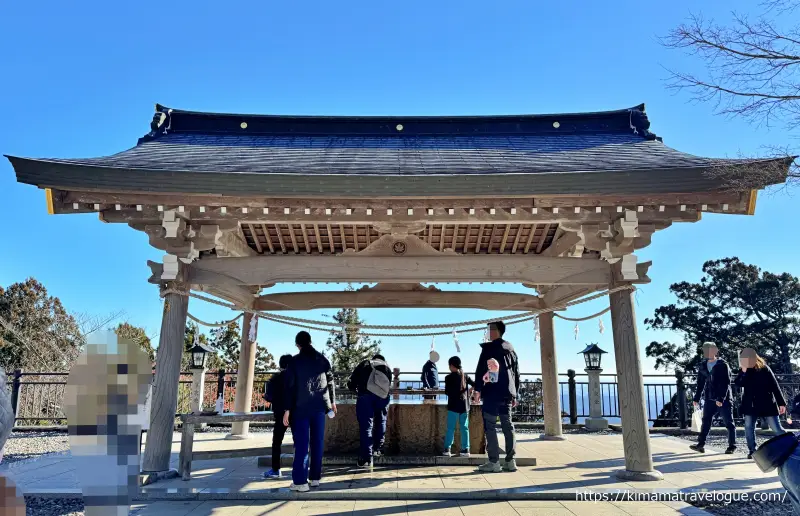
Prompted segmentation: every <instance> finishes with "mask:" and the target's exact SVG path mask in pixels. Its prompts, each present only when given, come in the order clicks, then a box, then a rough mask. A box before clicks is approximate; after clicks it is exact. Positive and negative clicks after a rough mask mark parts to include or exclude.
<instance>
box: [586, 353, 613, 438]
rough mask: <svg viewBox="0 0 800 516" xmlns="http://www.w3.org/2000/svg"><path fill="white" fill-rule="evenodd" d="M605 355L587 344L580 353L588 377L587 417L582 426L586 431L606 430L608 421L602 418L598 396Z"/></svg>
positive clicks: (600, 402) (601, 408)
mask: <svg viewBox="0 0 800 516" xmlns="http://www.w3.org/2000/svg"><path fill="white" fill-rule="evenodd" d="M604 353H606V352H605V351H603V350H602V349H600V347H599V346H598V345H597V344H589V345H588V346H586V348H585V349H584V350H583V351H581V354H583V359H584V360H585V362H586V369H585V371H586V374H588V375H589V417H588V418H586V421H585V423H584V425H585V426H586V429H587V430H594V431H598V430H605V429H607V428H608V420H606V419H605V418H604V417H603V405H602V400H601V396H600V373H602V372H603V370H602V369H601V368H600V362H601V360H602V357H603V354H604Z"/></svg>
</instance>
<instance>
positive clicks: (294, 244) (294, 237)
mask: <svg viewBox="0 0 800 516" xmlns="http://www.w3.org/2000/svg"><path fill="white" fill-rule="evenodd" d="M287 226H288V227H289V238H290V239H291V241H292V249H294V254H297V253H298V249H299V247H298V246H297V235H295V234H294V227H292V225H291V224H287Z"/></svg>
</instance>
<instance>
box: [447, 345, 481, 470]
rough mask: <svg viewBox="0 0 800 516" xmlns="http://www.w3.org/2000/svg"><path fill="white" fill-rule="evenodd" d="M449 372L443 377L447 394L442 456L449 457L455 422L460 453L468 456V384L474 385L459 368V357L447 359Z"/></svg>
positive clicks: (454, 434)
mask: <svg viewBox="0 0 800 516" xmlns="http://www.w3.org/2000/svg"><path fill="white" fill-rule="evenodd" d="M447 363H448V365H449V366H450V374H448V375H447V376H445V377H444V392H445V394H447V432H446V433H445V436H444V456H445V457H450V456H452V453H451V451H450V448H452V447H453V441H454V440H455V437H456V423H458V427H459V428H460V429H461V453H459V455H461V456H462V457H469V396H468V394H467V393H468V391H469V386H470V385H472V386H474V385H475V382H473V381H472V380H471V379H470V377H469V376H467V375H466V373H464V369H462V368H461V359H460V358H459V357H450V360H448V361H447Z"/></svg>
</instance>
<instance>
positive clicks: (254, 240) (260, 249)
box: [247, 224, 264, 254]
mask: <svg viewBox="0 0 800 516" xmlns="http://www.w3.org/2000/svg"><path fill="white" fill-rule="evenodd" d="M247 229H249V230H250V234H251V235H253V243H255V244H256V250H257V251H258V254H262V253H263V252H264V250H263V249H262V248H261V243H260V242H259V241H258V235H256V229H255V228H254V227H253V225H252V224H248V225H247Z"/></svg>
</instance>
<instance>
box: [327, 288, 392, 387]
mask: <svg viewBox="0 0 800 516" xmlns="http://www.w3.org/2000/svg"><path fill="white" fill-rule="evenodd" d="M347 290H353V288H352V287H348V288H347ZM333 319H334V320H335V321H336V322H337V323H339V324H340V325H345V324H346V325H348V326H349V327H348V329H347V340H346V341H345V339H344V337H343V335H342V332H341V330H338V331H331V336H330V337H328V342H327V343H326V348H327V350H328V351H329V352H330V359H331V366H332V367H333V370H334V371H336V372H340V373H341V372H346V373H349V372H351V371H353V370H354V369H355V368H356V366H357V365H358V364H359V363H361V362H362V361H364V360H366V359H368V358H372V357H373V356H375V354H376V353H380V352H381V341H379V340H377V341H373V340H372V339H371V338H370V337H368V336H366V335H362V334H361V331H360V330H359V329H358V328H353V327H352V326H354V325H359V324H363V323H364V321H362V320H361V319H359V317H358V309H356V308H342V309H341V310H339V311H338V312H336V315H334V316H333Z"/></svg>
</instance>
